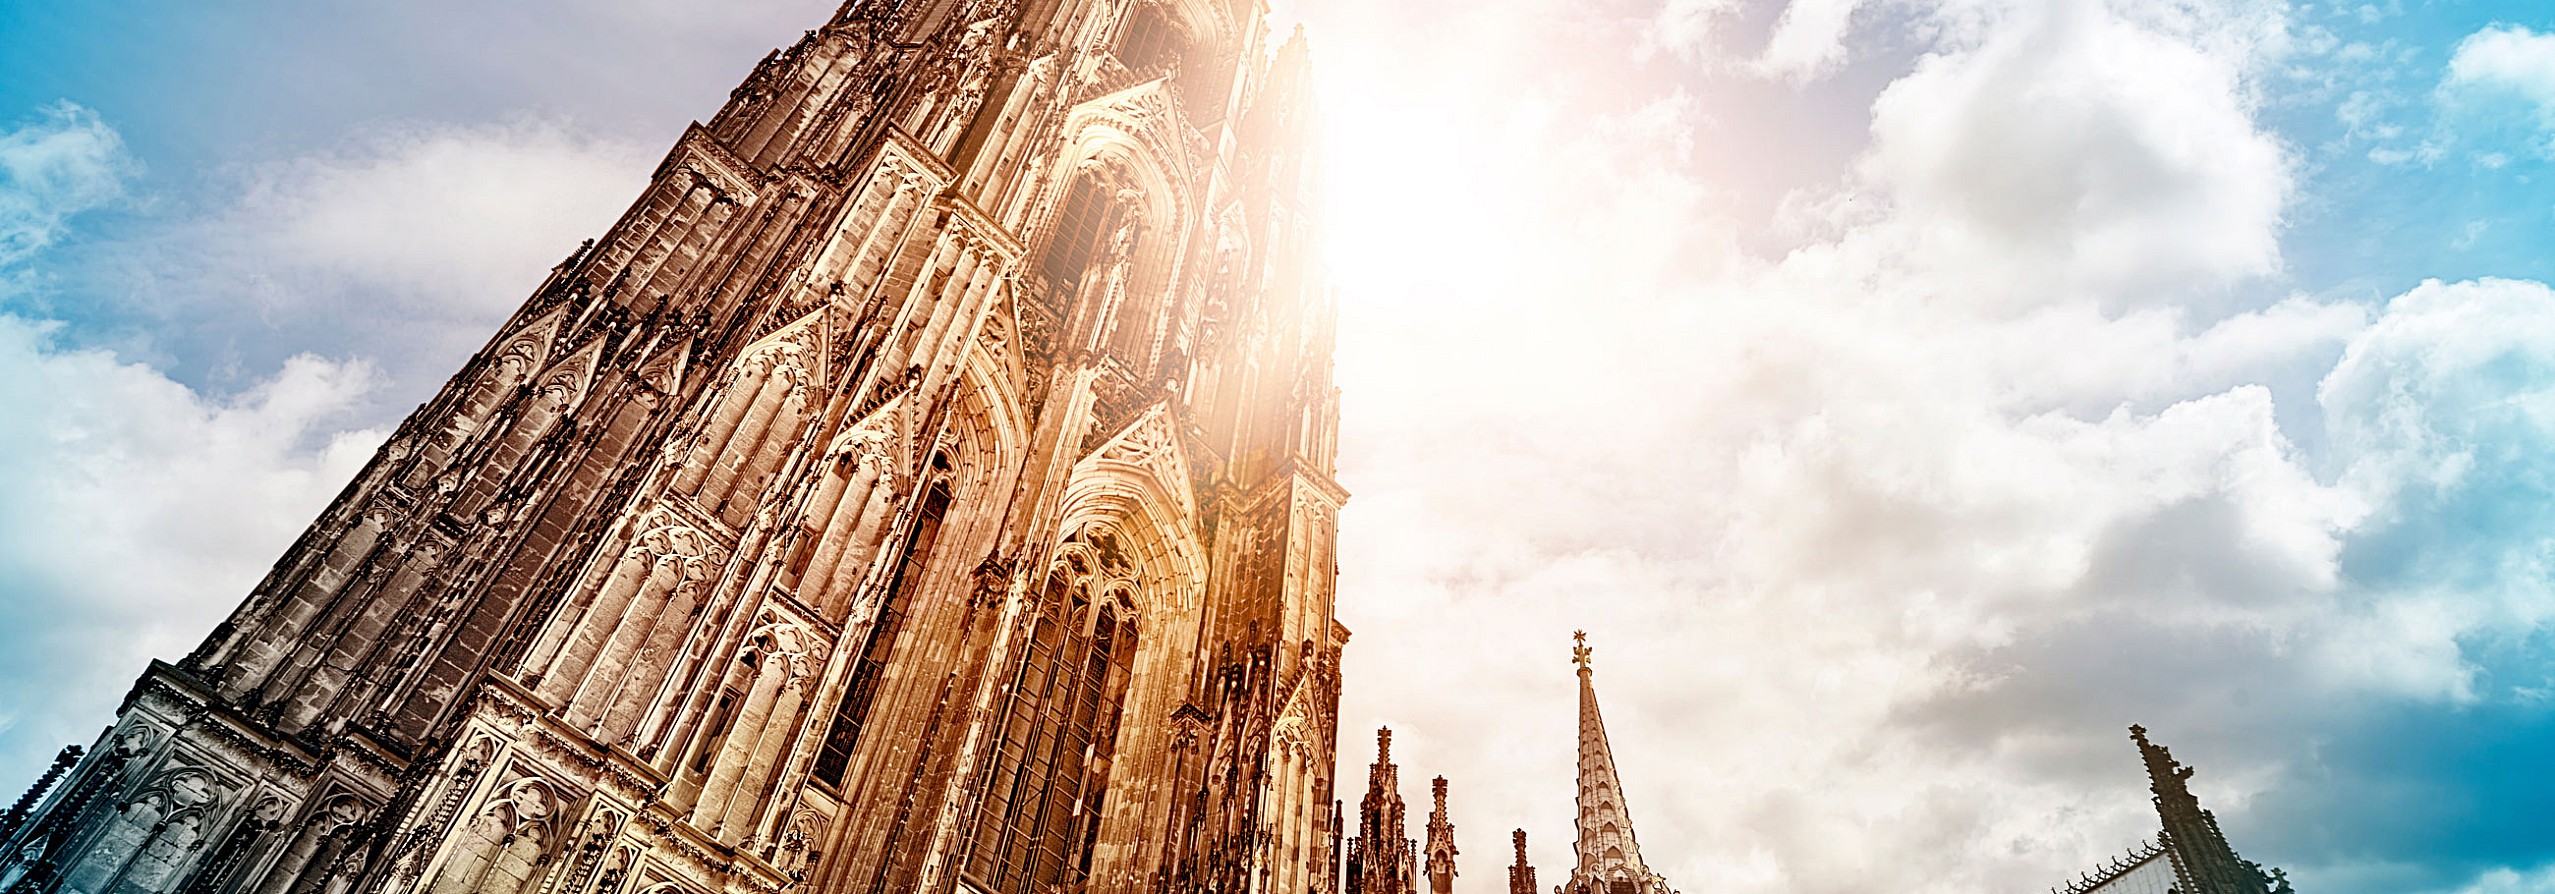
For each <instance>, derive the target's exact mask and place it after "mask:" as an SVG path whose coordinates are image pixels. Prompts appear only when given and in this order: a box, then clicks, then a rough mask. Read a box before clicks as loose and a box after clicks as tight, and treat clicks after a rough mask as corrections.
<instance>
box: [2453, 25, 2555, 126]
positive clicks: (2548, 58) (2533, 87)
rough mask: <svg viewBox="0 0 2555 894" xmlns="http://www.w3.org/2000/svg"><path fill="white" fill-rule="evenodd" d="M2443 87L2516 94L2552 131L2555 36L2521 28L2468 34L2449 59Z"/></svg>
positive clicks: (2494, 28) (2499, 27)
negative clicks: (2534, 108)
mask: <svg viewBox="0 0 2555 894" xmlns="http://www.w3.org/2000/svg"><path fill="white" fill-rule="evenodd" d="M2447 84H2448V85H2450V86H2454V87H2469V88H2483V89H2492V90H2506V91H2510V92H2512V93H2516V94H2518V95H2519V96H2521V97H2522V98H2525V99H2527V100H2528V101H2529V102H2531V103H2534V104H2536V106H2537V111H2538V115H2539V116H2540V118H2541V119H2542V121H2543V122H2544V125H2545V126H2546V127H2549V128H2555V34H2540V33H2538V32H2535V31H2531V30H2529V29H2528V28H2527V27H2526V26H2522V25H2494V26H2492V27H2489V28H2485V29H2483V30H2481V31H2477V32H2475V33H2473V34H2469V35H2467V36H2466V39H2465V40H2461V41H2458V44H2457V52H2456V54H2455V55H2453V56H2451V57H2449V71H2448V79H2447Z"/></svg>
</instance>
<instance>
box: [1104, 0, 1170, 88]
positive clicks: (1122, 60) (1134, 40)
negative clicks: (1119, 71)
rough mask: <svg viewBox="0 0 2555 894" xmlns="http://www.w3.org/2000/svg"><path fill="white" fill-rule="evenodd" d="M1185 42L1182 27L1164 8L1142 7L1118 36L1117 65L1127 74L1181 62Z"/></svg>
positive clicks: (1130, 18)
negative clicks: (1122, 67) (1173, 20)
mask: <svg viewBox="0 0 2555 894" xmlns="http://www.w3.org/2000/svg"><path fill="white" fill-rule="evenodd" d="M1184 42H1185V41H1183V40H1182V38H1181V34H1180V27H1179V26H1178V25H1174V24H1172V23H1171V17H1170V16H1168V15H1165V14H1164V13H1163V11H1162V9H1161V7H1158V6H1144V7H1139V8H1137V9H1136V11H1135V15H1133V16H1130V17H1128V19H1127V27H1126V29H1125V30H1123V31H1120V32H1119V33H1118V63H1119V64H1121V65H1125V66H1126V67H1127V70H1128V71H1136V72H1149V71H1152V70H1153V69H1155V68H1158V67H1161V66H1163V65H1166V64H1169V63H1171V62H1172V61H1173V60H1176V59H1178V58H1179V57H1180V52H1181V51H1182V50H1183V49H1185V48H1184V47H1182V46H1181V44H1182V43H1184Z"/></svg>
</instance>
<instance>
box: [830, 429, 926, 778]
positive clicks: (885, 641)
mask: <svg viewBox="0 0 2555 894" xmlns="http://www.w3.org/2000/svg"><path fill="white" fill-rule="evenodd" d="M933 463H934V465H935V466H937V467H939V468H941V469H943V470H945V469H947V468H948V461H947V459H946V458H941V457H936V458H934V461H933ZM949 503H950V493H949V482H948V480H947V479H945V478H944V479H942V480H940V481H935V482H933V483H932V486H931V489H930V490H929V491H927V492H926V493H925V494H924V496H923V505H922V509H921V511H920V512H919V513H918V514H917V517H916V518H915V520H914V527H913V530H912V531H910V532H908V533H907V534H906V535H905V550H904V558H903V559H902V560H900V561H899V562H897V565H896V577H895V579H894V581H893V582H892V583H891V584H889V587H888V590H887V595H886V597H885V598H883V599H881V600H880V601H879V607H878V617H877V618H876V619H875V620H873V621H872V622H871V623H870V626H869V639H868V641H867V642H866V643H865V644H864V645H863V646H862V647H861V654H860V659H859V662H860V663H858V664H856V665H853V667H852V679H851V683H850V685H849V686H848V687H846V688H845V689H844V692H843V701H842V703H841V704H839V705H837V706H836V707H835V710H834V722H833V724H832V725H831V726H829V727H827V728H826V731H825V747H824V748H823V749H822V750H820V751H818V752H817V754H816V768H815V776H816V778H817V779H819V780H823V781H824V782H825V783H826V784H828V785H832V786H834V787H836V788H841V787H842V785H843V774H844V773H845V772H847V771H849V769H850V768H851V762H852V750H853V749H854V748H857V747H859V745H860V737H861V727H862V726H863V725H864V724H866V723H867V722H868V721H869V709H870V705H871V703H872V702H875V701H876V700H877V698H878V687H879V683H880V681H881V680H883V679H884V678H885V677H886V675H887V659H888V656H889V655H891V654H893V653H894V652H895V649H896V639H897V636H898V634H900V633H902V632H903V631H904V628H905V619H906V616H907V614H908V613H909V606H908V605H907V603H908V602H910V601H911V599H912V594H913V592H914V587H915V585H916V583H917V582H918V580H919V578H921V577H922V573H923V570H924V569H925V568H928V567H930V565H931V555H932V550H933V548H934V547H935V546H937V545H938V544H939V541H940V528H941V522H942V521H943V520H944V519H945V518H946V517H947V516H948V515H949Z"/></svg>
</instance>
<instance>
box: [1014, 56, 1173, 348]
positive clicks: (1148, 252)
mask: <svg viewBox="0 0 2555 894" xmlns="http://www.w3.org/2000/svg"><path fill="white" fill-rule="evenodd" d="M1064 133H1065V142H1066V143H1067V145H1069V146H1070V147H1071V148H1070V149H1068V150H1067V151H1066V152H1065V154H1064V157H1063V158H1062V159H1060V160H1059V162H1058V169H1059V170H1060V171H1065V172H1069V175H1068V176H1060V177H1057V178H1054V182H1053V184H1052V185H1050V186H1049V187H1048V194H1047V196H1046V197H1045V200H1044V202H1043V205H1044V207H1045V208H1046V209H1047V210H1046V211H1044V212H1043V213H1042V214H1041V215H1040V218H1041V219H1042V220H1047V221H1054V220H1056V219H1057V218H1059V217H1061V216H1064V215H1066V214H1067V213H1068V212H1070V211H1072V210H1074V209H1073V208H1071V207H1069V206H1071V205H1072V204H1073V203H1074V201H1075V200H1076V197H1077V193H1078V191H1079V190H1082V189H1084V188H1086V187H1085V186H1084V184H1086V182H1098V183H1101V184H1106V186H1107V187H1108V191H1109V192H1110V193H1112V195H1113V201H1114V202H1115V203H1117V204H1118V205H1121V206H1124V207H1126V208H1127V209H1128V211H1129V214H1128V217H1129V218H1131V219H1132V224H1133V230H1134V231H1133V233H1132V234H1129V235H1127V236H1123V237H1116V236H1113V237H1111V239H1112V240H1113V244H1112V248H1113V249H1121V250H1124V251H1126V252H1127V253H1126V256H1125V257H1124V259H1123V264H1124V272H1123V274H1120V275H1118V276H1117V277H1115V278H1114V279H1111V280H1108V281H1101V282H1095V281H1093V280H1092V279H1091V278H1090V277H1084V279H1083V280H1082V282H1081V285H1080V287H1079V288H1078V289H1077V290H1076V292H1075V294H1074V295H1071V296H1068V295H1062V294H1059V295H1057V296H1054V297H1055V299H1056V300H1059V301H1066V302H1068V304H1067V306H1063V307H1060V308H1058V310H1059V312H1060V313H1061V314H1062V315H1063V317H1064V319H1065V321H1066V328H1067V331H1068V332H1072V333H1077V337H1078V338H1080V339H1081V342H1080V344H1081V345H1082V346H1084V347H1089V348H1102V349H1106V350H1108V351H1109V352H1110V353H1112V354H1113V355H1116V356H1118V357H1120V358H1121V359H1122V361H1124V362H1126V363H1127V364H1129V365H1130V366H1143V365H1146V364H1148V363H1149V362H1150V361H1151V359H1152V358H1153V357H1154V356H1156V355H1157V354H1158V353H1159V350H1160V347H1161V345H1162V344H1163V342H1164V341H1165V338H1164V336H1165V335H1166V334H1167V331H1168V329H1169V328H1170V323H1171V316H1172V310H1173V308H1174V307H1175V305H1176V301H1177V297H1178V289H1179V284H1180V283H1181V282H1182V280H1183V273H1184V267H1185V264H1186V259H1187V258H1188V256H1189V243H1190V242H1191V241H1192V237H1193V236H1194V232H1193V231H1194V230H1195V229H1196V228H1195V226H1194V221H1195V220H1196V218H1197V217H1198V215H1197V214H1196V213H1195V212H1196V209H1197V207H1198V202H1197V200H1196V199H1195V197H1194V196H1192V194H1191V184H1193V183H1194V182H1195V181H1196V176H1195V172H1194V170H1193V168H1192V165H1191V164H1190V155H1191V147H1190V145H1189V142H1190V139H1191V136H1192V134H1191V132H1190V129H1189V127H1188V125H1187V124H1186V123H1185V122H1184V120H1183V119H1182V117H1181V114H1180V111H1179V109H1178V103H1176V102H1173V101H1172V99H1171V96H1170V91H1169V89H1168V88H1167V86H1166V85H1165V84H1164V83H1163V82H1161V81H1158V80H1157V81H1149V82H1146V83H1144V84H1140V85H1137V86H1135V87H1132V88H1129V89H1126V90H1122V91H1119V92H1117V93H1113V94H1110V95H1107V96H1103V97H1099V98H1097V99H1093V100H1091V101H1090V102H1086V103H1084V104H1082V105H1080V106H1076V107H1075V108H1074V109H1073V110H1072V111H1071V112H1070V113H1068V114H1067V115H1066V119H1065V125H1064ZM1111 221H1112V222H1113V223H1116V224H1119V225H1124V223H1125V221H1122V220H1121V219H1119V218H1111ZM1039 229H1040V230H1041V231H1044V232H1049V233H1054V232H1056V231H1058V230H1060V229H1064V228H1063V227H1060V226H1042V227H1040V228H1039ZM1054 251H1056V246H1055V245H1052V244H1050V245H1045V246H1041V257H1042V258H1044V257H1045V256H1046V254H1047V253H1050V252H1054ZM1042 263H1043V261H1042Z"/></svg>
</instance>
